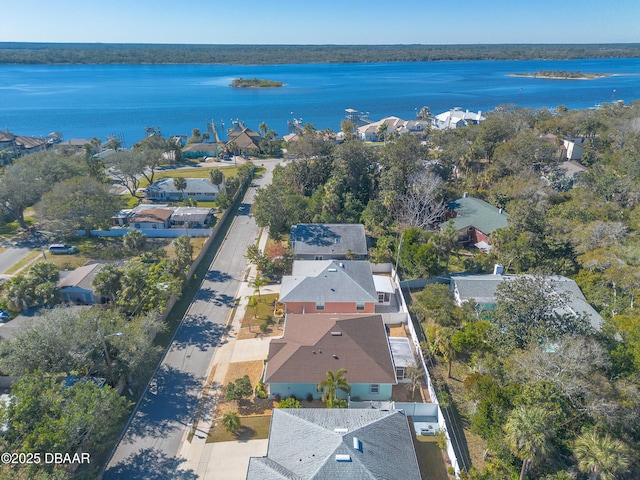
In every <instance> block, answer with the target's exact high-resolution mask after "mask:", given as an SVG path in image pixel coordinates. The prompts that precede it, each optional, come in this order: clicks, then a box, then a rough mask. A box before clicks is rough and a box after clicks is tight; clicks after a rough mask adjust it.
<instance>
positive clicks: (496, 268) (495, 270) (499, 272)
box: [493, 263, 504, 275]
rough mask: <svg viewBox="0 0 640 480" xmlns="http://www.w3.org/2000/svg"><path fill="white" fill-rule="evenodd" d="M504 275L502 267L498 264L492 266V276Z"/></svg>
mask: <svg viewBox="0 0 640 480" xmlns="http://www.w3.org/2000/svg"><path fill="white" fill-rule="evenodd" d="M503 273H504V266H503V265H500V264H499V263H496V264H495V265H494V266H493V274H494V275H502V274H503Z"/></svg>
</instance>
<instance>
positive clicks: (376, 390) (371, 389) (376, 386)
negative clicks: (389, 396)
mask: <svg viewBox="0 0 640 480" xmlns="http://www.w3.org/2000/svg"><path fill="white" fill-rule="evenodd" d="M369 393H376V394H378V393H380V384H378V383H372V384H371V386H370V387H369Z"/></svg>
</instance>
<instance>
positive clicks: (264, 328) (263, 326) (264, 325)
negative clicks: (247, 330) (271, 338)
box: [260, 321, 269, 333]
mask: <svg viewBox="0 0 640 480" xmlns="http://www.w3.org/2000/svg"><path fill="white" fill-rule="evenodd" d="M267 330H269V322H268V321H264V322H262V323H261V324H260V331H261V332H262V333H265V332H266V331H267Z"/></svg>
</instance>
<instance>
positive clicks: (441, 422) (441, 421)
mask: <svg viewBox="0 0 640 480" xmlns="http://www.w3.org/2000/svg"><path fill="white" fill-rule="evenodd" d="M392 276H393V278H395V280H396V282H398V284H400V282H399V278H398V275H397V273H396V272H395V271H393V272H392ZM400 299H401V301H402V307H403V309H404V310H405V311H407V312H408V311H409V309H408V308H407V303H406V301H405V299H404V294H403V293H402V291H400ZM407 316H408V322H407V326H408V328H409V332H410V333H411V339H412V340H413V344H414V346H415V348H416V351H417V352H418V356H419V357H420V365H422V369H423V370H424V372H425V379H426V382H427V389H428V390H429V396H430V397H431V401H432V402H434V403H435V404H437V405H438V427H439V428H440V429H441V430H444V432H445V435H446V437H447V455H448V456H449V460H450V461H451V466H452V467H453V470H454V472H455V475H456V479H459V478H460V464H459V462H458V457H457V456H456V452H455V450H454V448H453V443H452V438H451V436H452V434H453V436H455V432H454V430H453V429H449V428H448V427H447V422H446V419H445V416H444V414H443V411H442V408H440V405H439V403H440V402H438V396H437V395H436V389H435V388H434V386H433V382H432V381H431V376H430V375H429V370H428V369H427V365H426V363H425V361H424V355H423V354H422V348H420V340H419V338H418V334H417V332H416V329H415V327H414V325H413V320H412V318H411V314H407ZM455 441H456V443H457V444H458V445H460V442H459V441H458V440H457V439H455Z"/></svg>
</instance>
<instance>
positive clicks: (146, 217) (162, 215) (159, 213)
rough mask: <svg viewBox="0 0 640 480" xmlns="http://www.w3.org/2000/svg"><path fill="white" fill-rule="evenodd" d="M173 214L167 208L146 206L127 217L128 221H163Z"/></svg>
mask: <svg viewBox="0 0 640 480" xmlns="http://www.w3.org/2000/svg"><path fill="white" fill-rule="evenodd" d="M171 215H173V210H169V209H168V208H146V209H144V210H142V211H140V212H139V213H137V214H136V215H135V216H133V217H131V218H130V219H129V223H143V222H161V223H164V222H166V221H167V220H169V218H170V217H171Z"/></svg>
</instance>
